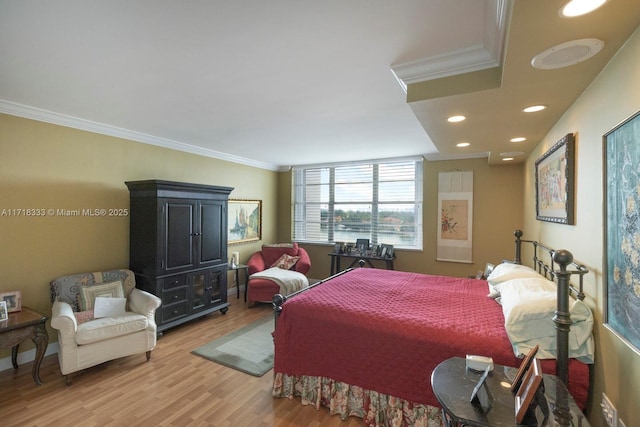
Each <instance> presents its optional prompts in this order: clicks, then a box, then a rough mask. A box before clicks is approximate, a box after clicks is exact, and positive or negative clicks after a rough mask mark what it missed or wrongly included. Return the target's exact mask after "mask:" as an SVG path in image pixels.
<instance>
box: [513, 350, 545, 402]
mask: <svg viewBox="0 0 640 427" xmlns="http://www.w3.org/2000/svg"><path fill="white" fill-rule="evenodd" d="M539 347H540V346H537V345H536V346H535V347H533V348H532V349H531V350H529V353H527V355H526V356H525V357H524V359H523V360H522V363H520V367H519V368H518V372H517V373H516V376H515V377H514V378H513V382H512V383H511V392H512V393H517V392H518V390H519V389H520V385H521V384H522V380H523V379H524V375H525V374H526V373H527V371H528V370H529V367H530V366H531V363H532V362H533V359H534V358H535V356H536V354H537V353H538V348H539Z"/></svg>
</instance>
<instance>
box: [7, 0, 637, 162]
mask: <svg viewBox="0 0 640 427" xmlns="http://www.w3.org/2000/svg"><path fill="white" fill-rule="evenodd" d="M563 3H564V1H563V0H537V1H531V0H515V1H513V2H512V1H510V0H402V1H392V0H323V1H313V2H312V1H301V0H269V1H264V0H243V1H212V0H200V1H193V0H190V1H180V2H178V1H174V0H93V1H91V0H60V1H56V2H50V1H34V0H20V1H15V0H0V112H4V113H8V114H13V115H17V116H23V117H29V118H34V119H37V120H43V121H48V122H52V123H58V124H62V125H66V126H71V127H76V128H80V129H87V130H92V131H96V132H101V133H105V134H110V135H115V136H121V137H124V138H128V139H133V140H136V141H140V142H145V143H150V144H155V145H160V146H166V147H170V148H175V149H180V150H184V151H188V152H193V153H198V154H203V155H207V156H212V157H216V158H221V159H225V160H231V161H235V162H239V163H243V164H249V165H253V166H257V167H263V168H267V169H273V170H277V169H283V168H287V167H288V166H290V165H301V164H312V163H320V162H335V161H357V160H363V159H374V158H375V159H377V158H389V157H404V156H414V155H424V156H426V157H427V158H430V159H438V158H460V157H478V156H487V157H488V158H489V162H491V163H499V162H500V158H499V156H498V154H499V153H500V152H504V151H523V152H524V153H525V154H526V153H528V152H529V151H530V150H531V149H532V148H533V147H535V145H536V144H537V143H538V142H539V141H540V139H541V138H542V137H543V136H544V134H545V133H546V132H547V131H548V130H549V128H550V127H551V126H552V125H553V124H554V123H555V121H557V119H558V118H559V117H560V115H561V114H562V113H563V112H564V111H565V110H566V108H567V107H568V106H569V105H571V103H572V102H573V100H575V98H576V97H577V96H579V94H580V93H581V92H582V91H583V90H584V88H585V87H586V86H587V85H588V84H589V82H591V80H592V79H593V78H594V77H595V76H596V75H597V74H598V73H599V72H600V70H601V69H602V67H603V66H604V65H606V62H608V60H609V59H610V58H611V56H612V55H613V54H614V53H615V51H617V49H618V48H619V47H620V46H621V44H622V43H623V42H624V41H625V40H626V39H627V38H628V37H629V35H630V34H631V33H632V32H633V30H634V29H636V28H637V27H638V25H640V2H638V1H637V0H609V2H608V3H606V4H605V5H604V6H603V7H602V8H601V9H599V10H598V11H596V12H594V13H592V14H591V15H587V16H585V17H582V18H575V19H574V20H568V19H563V18H560V17H559V16H558V14H557V11H558V9H559V8H560V6H562V4H563ZM503 35H504V36H505V37H506V39H504V43H502V41H503V40H502V37H503ZM584 37H597V38H600V39H601V40H603V41H604V42H605V47H604V48H603V50H602V51H601V52H600V53H598V54H597V55H596V56H595V57H594V58H592V59H590V60H588V61H585V62H583V63H580V64H577V65H573V66H571V67H568V68H564V69H561V70H553V71H550V70H535V69H533V68H532V67H531V66H530V61H531V58H532V57H533V56H534V55H535V54H537V53H540V52H541V51H543V50H545V49H547V48H549V47H551V46H553V45H555V44H559V43H562V42H566V41H568V40H573V39H577V38H584ZM501 47H504V48H505V49H504V54H503V53H502V52H503V50H501V49H500V48H501ZM478 52H480V53H482V54H483V55H484V56H485V57H483V58H484V59H483V60H486V59H487V58H486V56H487V55H488V57H489V60H488V62H486V63H485V65H477V66H474V65H473V63H472V64H469V63H468V62H467V59H468V58H469V57H472V56H473V55H471V53H473V54H477V53H478ZM476 57H477V55H476V56H474V58H476ZM492 60H495V63H494V64H493V65H492V63H491V61H492ZM416 62H417V64H416ZM408 63H409V64H410V65H416V66H417V67H418V68H420V67H423V68H424V67H426V68H424V71H420V72H418V74H419V75H420V76H421V77H418V78H417V79H414V80H413V82H414V83H413V84H409V86H408V95H407V94H406V93H405V92H404V91H403V89H402V87H401V85H400V84H399V83H398V81H397V80H396V78H395V76H394V73H392V71H391V68H392V67H393V68H394V70H396V71H397V72H399V74H402V72H407V70H409V71H411V72H413V71H414V70H413V68H416V67H413V68H412V67H408V66H406V64H408ZM487 67H489V68H488V70H489V71H491V70H493V71H491V72H492V73H493V74H492V76H493V77H494V80H495V79H497V80H496V81H497V84H496V85H495V87H491V86H487V85H486V84H484V85H483V84H482V83H481V82H480V80H479V78H480V77H482V75H483V74H482V73H481V72H480V73H479V72H478V69H482V68H487ZM421 73H422V74H421ZM450 74H458V76H457V77H454V78H451V77H446V76H447V75H450ZM496 76H497V77H496ZM422 79H428V80H430V81H427V82H426V83H424V84H423V83H420V82H421V80H422ZM434 79H435V80H434ZM479 82H480V83H479ZM407 96H408V97H409V100H410V101H411V102H407ZM528 103H545V104H548V105H549V107H550V108H548V109H547V110H546V111H545V112H543V113H537V114H538V115H537V116H536V117H535V118H533V119H532V118H530V117H523V115H522V114H521V113H520V109H521V108H522V107H524V106H526V105H528ZM452 113H461V114H465V115H466V116H468V117H469V119H468V120H467V121H466V122H464V123H463V124H461V125H459V126H455V127H452V126H451V125H448V124H446V122H445V121H444V119H445V118H446V116H447V115H449V114H452ZM569 131H576V130H568V132H569ZM516 134H517V135H516ZM518 135H522V136H526V137H527V138H528V140H527V142H525V143H522V144H521V145H519V146H517V147H515V148H514V146H513V143H509V142H508V139H509V138H510V137H511V136H518ZM461 140H466V141H468V142H470V143H471V146H470V147H468V148H467V149H465V150H464V151H462V150H460V149H457V148H455V147H454V145H455V143H456V142H460V141H461ZM523 159H524V156H520V157H517V158H516V160H515V161H522V160H523Z"/></svg>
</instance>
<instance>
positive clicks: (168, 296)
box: [162, 286, 189, 305]
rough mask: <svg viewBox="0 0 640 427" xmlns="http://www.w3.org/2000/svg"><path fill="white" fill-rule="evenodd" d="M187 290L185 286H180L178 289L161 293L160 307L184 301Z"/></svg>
mask: <svg viewBox="0 0 640 427" xmlns="http://www.w3.org/2000/svg"><path fill="white" fill-rule="evenodd" d="M188 290H189V288H188V287H187V286H182V287H180V288H175V289H169V290H166V291H163V292H162V305H169V304H173V303H176V302H180V301H186V300H187V292H188Z"/></svg>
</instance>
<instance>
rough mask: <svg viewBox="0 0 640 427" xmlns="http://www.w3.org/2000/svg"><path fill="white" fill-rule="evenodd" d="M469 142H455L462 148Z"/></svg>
mask: <svg viewBox="0 0 640 427" xmlns="http://www.w3.org/2000/svg"><path fill="white" fill-rule="evenodd" d="M470 145H471V144H469V143H468V142H459V143H457V144H456V147H460V148H464V147H468V146H470Z"/></svg>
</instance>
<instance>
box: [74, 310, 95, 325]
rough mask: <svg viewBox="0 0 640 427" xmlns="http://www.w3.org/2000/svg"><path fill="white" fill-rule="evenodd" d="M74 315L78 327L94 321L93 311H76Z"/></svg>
mask: <svg viewBox="0 0 640 427" xmlns="http://www.w3.org/2000/svg"><path fill="white" fill-rule="evenodd" d="M73 315H74V316H75V318H76V323H77V324H78V325H81V324H83V323H84V322H89V321H91V320H93V310H86V311H76V312H75V313H73Z"/></svg>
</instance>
